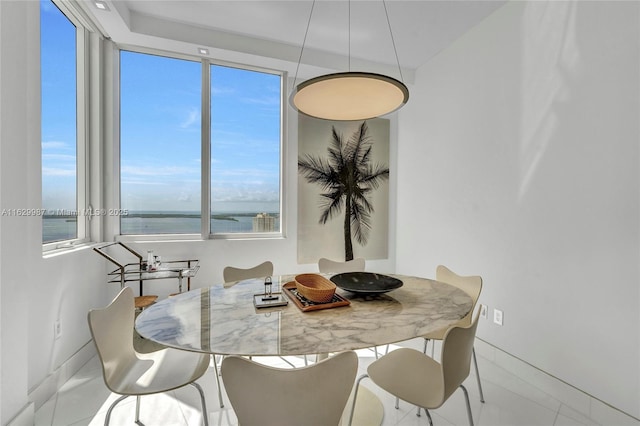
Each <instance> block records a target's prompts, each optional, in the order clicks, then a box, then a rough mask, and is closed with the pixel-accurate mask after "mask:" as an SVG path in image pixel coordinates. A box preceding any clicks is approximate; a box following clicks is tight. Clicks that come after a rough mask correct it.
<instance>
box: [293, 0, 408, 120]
mask: <svg viewBox="0 0 640 426" xmlns="http://www.w3.org/2000/svg"><path fill="white" fill-rule="evenodd" d="M315 3H316V2H315V0H314V1H313V3H312V5H311V12H310V14H309V21H308V23H307V31H306V33H305V37H304V40H303V42H302V49H301V50H300V58H299V59H298V68H297V69H296V76H295V77H294V82H295V80H296V79H297V76H298V69H299V68H300V62H301V60H302V53H303V52H304V46H305V43H306V39H307V33H308V32H309V26H310V24H311V17H312V16H313V9H314V6H315ZM382 4H383V6H384V11H385V16H386V18H387V24H388V27H389V34H390V36H391V41H392V43H393V50H394V54H395V56H396V63H397V65H398V71H399V73H400V77H401V78H402V68H401V67H400V62H399V61H398V53H397V51H396V47H395V41H394V39H393V32H392V31H391V23H390V22H389V14H388V12H387V6H386V3H385V1H384V0H382ZM348 5H349V68H351V23H350V22H351V0H348ZM408 100H409V89H407V86H406V85H405V84H404V83H403V82H401V81H399V80H396V79H395V78H393V77H389V76H386V75H382V74H376V73H371V72H358V71H351V70H350V69H349V71H348V72H339V73H333V74H326V75H321V76H318V77H314V78H311V79H309V80H306V81H304V82H302V83H300V84H298V85H297V86H296V87H295V89H294V90H293V91H292V93H291V96H290V103H291V105H292V106H293V108H295V109H296V110H297V111H298V112H300V113H302V114H305V115H308V116H311V117H316V118H321V119H324V120H337V121H352V120H367V119H370V118H375V117H379V116H382V115H386V114H389V113H391V112H393V111H396V110H397V109H399V108H401V107H402V106H403V105H404V104H406V103H407V101H408Z"/></svg>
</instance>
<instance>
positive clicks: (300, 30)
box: [83, 0, 505, 77]
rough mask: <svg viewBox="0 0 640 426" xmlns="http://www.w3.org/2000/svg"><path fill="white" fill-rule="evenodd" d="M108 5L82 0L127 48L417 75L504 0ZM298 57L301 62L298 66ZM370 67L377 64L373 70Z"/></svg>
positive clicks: (310, 69)
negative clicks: (200, 52) (205, 51)
mask: <svg viewBox="0 0 640 426" xmlns="http://www.w3.org/2000/svg"><path fill="white" fill-rule="evenodd" d="M104 3H106V4H107V7H108V9H109V10H107V11H103V10H99V9H98V8H97V7H95V5H94V1H93V0H84V3H83V7H84V8H85V11H86V12H88V13H89V14H90V15H92V16H93V20H94V22H95V23H97V25H98V26H99V27H100V28H101V29H102V31H103V32H104V33H105V34H106V35H108V36H109V37H110V38H111V39H112V40H113V41H115V42H116V43H119V44H121V45H125V46H126V45H135V46H146V47H153V48H159V49H163V50H168V51H173V52H180V53H185V54H189V55H198V50H197V48H198V47H204V48H207V49H208V50H209V54H208V55H207V56H210V57H212V58H215V59H219V60H225V61H234V62H241V63H244V64H251V65H257V66H267V67H274V68H278V69H285V70H287V71H289V72H292V73H293V72H296V73H299V74H300V75H303V74H313V73H314V70H315V69H317V70H321V69H333V70H338V71H346V70H348V69H350V70H352V71H357V70H358V68H360V70H362V68H367V69H366V70H372V71H377V72H386V73H389V74H392V73H394V72H395V73H399V70H398V62H399V63H400V65H401V67H402V69H403V71H404V72H405V73H406V74H411V75H412V72H413V71H414V70H415V69H416V68H418V67H420V66H421V65H423V64H425V63H426V62H427V61H428V60H429V59H430V58H431V57H433V56H434V55H436V54H437V53H438V52H440V51H441V50H442V49H444V48H446V47H447V46H448V45H450V44H451V43H452V42H454V41H455V40H456V39H457V38H458V37H460V35H462V34H463V33H465V32H466V31H468V30H469V29H470V28H472V27H473V26H475V25H476V24H478V23H479V22H480V21H482V20H483V19H485V18H486V17H487V16H488V15H490V14H491V13H492V12H493V11H495V10H496V9H497V8H498V7H500V6H501V5H503V4H504V3H505V1H502V0H501V1H491V0H471V1H462V0H460V1H458V0H446V1H433V0H426V1H425V0H422V1H420V0H413V1H407V0H386V2H384V3H383V2H382V0H353V1H351V2H349V1H347V0H336V1H332V0H316V1H315V3H314V2H313V1H311V0H285V1H283V0H234V1H229V0H228V1H223V0H218V1H211V0H209V1H203V0H159V1H153V0H104ZM385 6H386V13H385ZM312 7H313V14H311V11H312ZM349 9H350V19H349ZM310 14H311V15H310ZM387 15H388V18H389V24H390V25H391V33H390V31H389V24H388V23H387ZM310 16H311V19H310ZM307 27H308V32H307ZM305 33H306V40H305ZM391 34H393V39H392V37H391ZM392 40H393V41H392ZM303 41H304V49H301V47H302V45H303ZM393 42H395V51H397V59H396V54H395V52H394V47H393ZM301 52H302V59H301V60H300V54H301ZM298 62H301V64H302V66H300V67H298V66H297V64H298ZM372 67H373V68H376V69H369V68H372ZM395 77H398V76H397V75H396V76H395ZM405 77H406V76H405Z"/></svg>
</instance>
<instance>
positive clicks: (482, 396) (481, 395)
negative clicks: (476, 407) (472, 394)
mask: <svg viewBox="0 0 640 426" xmlns="http://www.w3.org/2000/svg"><path fill="white" fill-rule="evenodd" d="M471 354H472V355H473V365H474V367H475V368H476V380H477V381H478V391H479V392H480V402H482V403H483V404H484V394H483V393H482V383H480V371H478V360H477V359H476V349H475V348H473V349H472V350H471Z"/></svg>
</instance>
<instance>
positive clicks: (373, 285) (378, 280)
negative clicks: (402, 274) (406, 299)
mask: <svg viewBox="0 0 640 426" xmlns="http://www.w3.org/2000/svg"><path fill="white" fill-rule="evenodd" d="M330 280H331V281H333V282H334V284H335V285H337V286H338V287H340V288H341V289H343V290H347V291H350V292H352V293H364V294H372V293H386V292H388V291H391V290H395V289H396V288H400V287H402V281H400V280H399V279H397V278H393V277H390V276H387V275H382V274H376V273H373V272H344V273H342V274H337V275H334V276H332V277H331V278H330Z"/></svg>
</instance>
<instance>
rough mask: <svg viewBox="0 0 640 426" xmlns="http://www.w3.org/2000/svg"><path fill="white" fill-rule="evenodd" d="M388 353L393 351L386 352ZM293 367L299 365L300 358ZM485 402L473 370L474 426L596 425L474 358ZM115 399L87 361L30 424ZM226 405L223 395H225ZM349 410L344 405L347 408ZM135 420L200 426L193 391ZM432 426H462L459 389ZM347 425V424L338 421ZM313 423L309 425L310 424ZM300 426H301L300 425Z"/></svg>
mask: <svg viewBox="0 0 640 426" xmlns="http://www.w3.org/2000/svg"><path fill="white" fill-rule="evenodd" d="M421 345H422V342H421V341H419V340H418V339H416V340H413V341H409V342H404V343H403V344H402V346H411V347H415V348H421ZM391 350H393V346H392V347H391ZM358 356H359V361H360V365H359V369H360V373H359V374H358V375H360V374H361V373H364V372H365V371H366V367H367V365H368V364H369V363H371V362H372V361H373V360H374V359H375V356H374V353H373V351H370V350H362V351H358ZM289 359H291V358H289ZM261 362H265V363H269V364H271V365H275V366H286V364H284V363H283V361H282V360H280V359H279V358H266V357H265V358H262V360H261ZM294 362H295V363H297V364H298V363H299V365H301V366H302V365H304V361H303V360H302V358H300V359H298V358H295V359H294ZM478 363H479V369H480V374H481V378H482V386H483V390H484V396H485V401H486V402H485V403H484V404H482V403H480V400H479V394H478V387H477V384H476V380H475V375H474V370H473V368H472V370H471V375H470V377H469V378H468V379H467V381H466V382H465V387H466V388H467V389H468V391H469V397H470V399H471V408H472V412H473V418H474V421H475V424H476V425H480V426H498V425H504V426H519V425H522V426H535V425H544V426H578V425H597V424H598V423H596V422H595V421H593V420H592V419H589V418H587V417H585V416H584V415H582V414H580V413H578V412H576V411H575V410H572V409H571V408H569V407H567V406H566V405H563V404H562V403H560V402H559V401H557V400H556V399H554V398H552V397H550V396H549V395H547V394H545V393H544V392H542V391H540V390H538V389H536V388H535V387H533V386H531V385H529V384H528V383H527V382H525V381H524V380H522V379H520V378H518V377H516V376H514V375H512V374H510V373H508V372H506V371H505V370H503V369H501V368H500V367H498V366H496V365H495V364H493V363H491V362H490V361H488V360H486V359H484V358H482V357H478ZM213 374H214V373H213V369H212V368H210V369H209V371H208V372H207V373H206V374H205V376H204V377H202V378H201V379H200V380H199V381H198V383H200V385H201V386H202V387H203V389H204V392H205V395H206V399H207V409H208V415H209V423H210V424H211V425H235V424H237V420H236V417H235V415H234V413H233V410H232V409H231V406H230V404H229V403H228V401H226V402H225V408H223V409H220V407H219V404H218V394H217V388H216V384H215V378H214V376H213ZM363 385H364V386H366V387H367V388H368V389H370V390H371V391H373V392H374V393H375V394H376V395H378V397H379V398H380V400H381V401H382V404H383V408H384V418H383V420H382V425H383V426H391V425H407V426H411V425H428V421H427V418H426V416H425V415H424V413H422V417H417V416H416V410H415V407H412V406H410V405H409V404H407V403H403V402H401V404H400V409H397V410H396V409H395V408H394V398H393V397H392V396H390V395H389V394H386V393H385V392H384V391H382V390H380V389H379V388H377V387H376V386H375V385H374V384H373V383H372V382H371V381H369V380H368V379H365V380H364V381H363ZM116 397H117V396H116V395H114V394H111V392H109V391H108V390H107V388H106V387H105V385H104V382H103V381H102V375H101V370H100V365H99V361H98V359H97V357H94V358H92V359H91V360H90V361H89V362H88V363H87V364H86V365H85V366H84V367H83V368H82V369H81V370H80V371H78V373H77V374H75V375H74V376H73V377H72V378H71V379H70V380H69V381H67V382H66V383H65V384H64V385H63V386H62V387H61V389H60V390H59V392H58V393H57V394H56V395H54V396H53V397H52V398H51V399H49V400H48V401H47V402H46V403H45V404H44V405H43V406H42V407H41V408H40V409H39V410H38V411H37V412H36V416H35V425H36V426H44V425H52V426H53V425H56V426H80V425H102V424H104V417H105V413H106V410H107V409H108V407H109V405H110V404H111V403H112V402H113V401H114V400H115V398H116ZM225 400H226V396H225ZM348 407H349V405H348ZM134 411H135V398H128V399H126V400H125V401H123V402H121V403H120V404H119V405H118V406H117V408H115V409H114V410H113V413H112V417H111V425H115V426H119V425H132V424H134V415H135V414H134ZM140 411H141V414H140V420H141V422H143V423H144V424H145V425H147V426H152V425H162V426H173V425H201V424H202V417H201V412H200V402H199V397H198V392H197V391H196V390H195V388H193V387H191V386H187V387H185V388H182V389H178V390H175V391H172V392H168V393H165V394H160V395H151V396H146V397H143V398H142V402H141V410H140ZM431 415H432V417H433V422H434V425H437V426H450V425H467V424H468V420H467V414H466V409H465V402H464V396H463V394H462V392H461V391H460V390H458V391H456V393H455V394H454V395H453V396H452V397H451V398H450V399H449V400H448V401H447V402H446V403H445V404H444V405H443V406H442V407H440V408H439V409H437V410H432V411H431ZM343 423H345V424H346V422H343ZM310 424H312V422H310ZM300 426H305V425H300Z"/></svg>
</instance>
